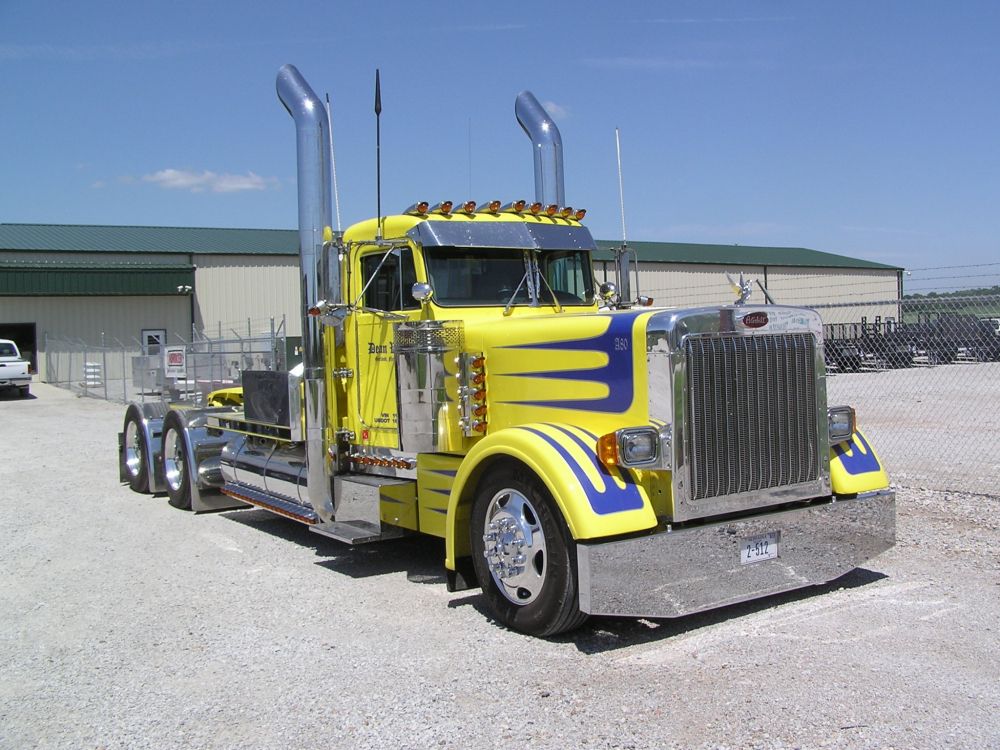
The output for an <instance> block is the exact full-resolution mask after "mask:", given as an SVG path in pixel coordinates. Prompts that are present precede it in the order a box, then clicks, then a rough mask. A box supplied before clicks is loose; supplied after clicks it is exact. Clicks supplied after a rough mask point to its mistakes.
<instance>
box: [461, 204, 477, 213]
mask: <svg viewBox="0 0 1000 750" xmlns="http://www.w3.org/2000/svg"><path fill="white" fill-rule="evenodd" d="M462 211H464V212H465V213H467V214H471V213H475V212H476V202H475V201H466V202H465V203H463V204H462Z"/></svg>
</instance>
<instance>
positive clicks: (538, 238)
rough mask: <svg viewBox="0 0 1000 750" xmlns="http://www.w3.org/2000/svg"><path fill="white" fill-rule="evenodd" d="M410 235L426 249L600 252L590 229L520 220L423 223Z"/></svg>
mask: <svg viewBox="0 0 1000 750" xmlns="http://www.w3.org/2000/svg"><path fill="white" fill-rule="evenodd" d="M407 235H408V236H409V237H410V239H412V240H414V241H415V242H418V243H420V244H421V245H423V246H424V247H497V248H513V249H521V250H527V249H532V250H596V246H595V245H594V238H593V237H592V236H591V235H590V230H589V229H587V228H586V227H580V226H566V225H555V224H526V223H523V222H520V221H490V222H481V223H480V222H475V221H422V222H420V223H419V224H417V225H416V226H414V227H413V228H412V229H410V230H409V231H408V232H407Z"/></svg>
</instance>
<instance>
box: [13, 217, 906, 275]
mask: <svg viewBox="0 0 1000 750" xmlns="http://www.w3.org/2000/svg"><path fill="white" fill-rule="evenodd" d="M619 244H620V243H618V242H611V241H608V240H598V241H597V247H598V252H597V254H596V256H595V257H596V259H597V260H611V258H612V257H613V255H612V252H613V249H614V248H615V247H616V246H617V245H619ZM629 247H631V248H632V249H633V250H635V251H636V253H637V254H638V256H639V260H641V261H649V262H654V263H711V264H716V265H731V266H739V265H757V266H802V267H809V268H872V269H883V270H892V271H899V270H902V269H900V268H898V267H896V266H887V265H885V264H883V263H874V262H872V261H867V260H859V259H857V258H850V257H847V256H845V255H835V254H834V253H824V252H821V251H819V250H809V249H807V248H804V247H760V246H755V245H700V244H693V243H687V242H630V243H629ZM4 250H7V251H10V250H23V251H26V252H47V253H56V252H66V253H73V252H89V253H189V254H195V255H212V254H223V255H224V254H234V255H296V254H298V251H299V235H298V232H297V231H296V230H294V229H206V228H197V227H129V226H91V225H79V224H0V252H2V251H4Z"/></svg>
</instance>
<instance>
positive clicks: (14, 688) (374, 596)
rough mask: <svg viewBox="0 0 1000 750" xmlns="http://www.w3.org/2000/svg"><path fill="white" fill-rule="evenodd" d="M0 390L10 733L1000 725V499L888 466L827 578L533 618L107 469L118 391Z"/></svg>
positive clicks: (834, 738) (717, 743)
mask: <svg viewBox="0 0 1000 750" xmlns="http://www.w3.org/2000/svg"><path fill="white" fill-rule="evenodd" d="M34 393H35V397H34V398H32V399H30V400H18V399H16V398H3V397H0V488H2V493H0V495H2V499H0V502H2V503H3V508H2V511H3V512H2V513H0V563H2V565H3V570H4V575H3V584H2V586H0V747H3V748H18V749H20V748H31V747H41V748H162V747H193V748H202V747H204V748H274V747H288V748H313V747H315V748H320V747H322V748H348V747H352V748H353V747H392V748H428V747H444V748H469V747H483V748H493V747H503V748H511V747H525V746H529V745H531V746H534V747H541V748H548V747H551V748H662V747H712V748H715V747H725V748H741V749H742V748H774V747H777V748H783V747H802V748H814V747H816V748H819V747H835V748H885V747H896V748H909V747H955V748H988V747H1000V721H998V719H997V716H998V715H1000V679H998V675H1000V649H998V637H997V635H998V627H1000V625H998V623H1000V521H998V511H1000V501H998V500H997V499H996V498H989V497H983V496H974V495H962V494H954V493H952V494H945V493H939V492H931V491H926V490H910V489H907V488H900V489H899V497H898V500H899V517H898V525H899V542H898V544H897V546H896V547H895V548H894V549H893V550H891V551H890V552H888V553H886V554H884V555H882V556H881V557H879V558H877V559H876V560H874V561H872V562H871V563H869V564H867V565H866V566H865V567H864V568H863V569H859V570H857V571H855V572H854V573H851V574H849V575H848V576H846V577H844V578H842V579H840V580H839V581H836V582H835V583H833V584H830V585H827V586H824V587H820V588H816V589H810V590H808V591H804V592H796V593H793V594H788V595H783V596H779V597H773V598H770V599H767V600H764V601H759V602H755V603H750V604H744V605H738V606H733V607H729V608H726V609H723V610H718V611H715V612H711V613H706V614H702V615H697V616H693V617H687V618H683V619H679V620H674V621H659V622H651V621H646V620H628V619H615V618H600V619H595V620H592V621H591V622H590V623H589V624H588V625H586V626H585V627H584V628H583V629H582V630H580V631H578V632H576V633H574V634H571V635H569V636H566V637H563V638H560V639H556V640H552V641H544V640H537V639H532V638H528V637H525V636H521V635H518V634H516V633H512V632H509V631H507V630H504V629H502V628H500V627H498V626H497V625H496V624H495V623H494V622H492V621H491V620H490V619H489V616H488V615H487V614H486V612H485V609H484V604H483V601H482V598H481V596H480V595H479V594H478V593H476V592H464V593H461V594H449V593H448V592H447V591H446V590H445V585H444V577H443V574H442V568H441V560H442V558H443V554H444V550H443V545H442V544H440V543H438V542H436V541H434V540H429V539H419V538H416V539H407V540H402V541H396V542H388V543H383V544H379V545H369V546H363V547H357V548H349V547H346V546H341V545H339V544H338V543H337V542H334V541H332V540H328V539H325V538H322V537H319V536H318V535H316V534H310V533H309V532H308V531H307V530H306V529H305V528H303V527H301V526H299V525H297V524H295V523H294V522H292V521H286V520H284V519H281V518H277V517H274V516H271V515H270V514H268V513H266V512H264V511H259V510H242V511H225V512H221V513H215V514H203V515H198V516H195V515H193V514H191V513H185V512H182V511H177V510H175V509H173V508H171V507H169V506H168V505H167V503H166V499H165V498H163V497H149V496H140V495H136V494H134V493H132V492H131V491H130V490H129V489H128V488H127V487H125V486H121V485H119V483H118V476H117V465H116V456H115V447H116V433H117V432H118V430H120V429H121V419H122V415H123V412H124V409H123V407H121V406H118V405H115V404H109V403H105V402H100V401H93V400H88V399H79V398H76V397H74V396H72V395H71V394H69V393H67V392H65V391H60V390H57V389H55V388H51V387H48V386H45V385H40V384H36V385H35V386H34Z"/></svg>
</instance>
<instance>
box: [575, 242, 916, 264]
mask: <svg viewBox="0 0 1000 750" xmlns="http://www.w3.org/2000/svg"><path fill="white" fill-rule="evenodd" d="M620 246H621V243H620V242H609V241H608V240H597V249H598V251H597V253H595V255H594V257H595V258H596V259H597V260H612V259H613V258H614V249H615V248H616V247H620ZM628 246H629V247H630V248H631V249H632V250H634V251H635V253H636V255H637V256H638V258H639V260H640V261H644V262H645V261H648V262H653V263H711V264H713V265H724V266H741V265H742V266H748V265H754V266H801V267H807V268H873V269H874V268H878V269H882V270H886V271H901V270H903V269H901V268H899V267H897V266H887V265H885V264H884V263H875V262H873V261H869V260H859V259H858V258H849V257H847V256H846V255H835V254H834V253H824V252H821V251H819V250H809V249H808V248H805V247H760V246H756V245H700V244H694V243H691V242H629V243H628Z"/></svg>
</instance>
